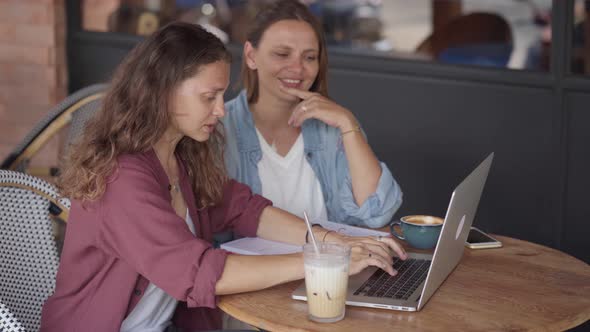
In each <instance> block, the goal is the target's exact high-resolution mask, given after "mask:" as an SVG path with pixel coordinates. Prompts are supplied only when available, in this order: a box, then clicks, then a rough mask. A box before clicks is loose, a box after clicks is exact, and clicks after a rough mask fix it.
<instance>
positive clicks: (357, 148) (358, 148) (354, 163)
mask: <svg viewBox="0 0 590 332" xmlns="http://www.w3.org/2000/svg"><path fill="white" fill-rule="evenodd" d="M352 123H356V122H352ZM353 126H354V125H352V124H351V125H350V128H352V127H353ZM342 143H343V144H344V151H345V152H346V159H347V161H348V168H349V171H350V178H351V180H352V194H353V196H354V199H355V202H356V204H357V205H358V206H361V205H363V203H364V202H365V201H366V200H367V198H369V196H370V195H371V194H373V193H374V192H375V191H376V190H377V185H378V184H379V178H380V177H381V165H380V164H379V160H377V157H375V154H374V153H373V150H372V149H371V147H370V146H369V144H368V143H367V141H366V139H365V137H364V136H363V134H362V133H361V132H360V131H353V132H349V133H346V134H344V135H343V136H342Z"/></svg>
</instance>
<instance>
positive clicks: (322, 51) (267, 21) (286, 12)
mask: <svg viewBox="0 0 590 332" xmlns="http://www.w3.org/2000/svg"><path fill="white" fill-rule="evenodd" d="M284 20H297V21H303V22H306V23H308V24H309V25H310V26H311V28H312V29H313V31H314V32H315V34H316V37H317V39H318V43H319V45H318V46H319V56H318V57H319V70H318V75H317V77H316V79H315V81H314V82H313V84H312V85H311V88H310V89H309V90H310V91H314V92H318V93H320V94H321V95H323V96H325V97H327V96H328V80H327V71H328V54H327V52H326V37H325V35H324V30H323V29H322V26H321V24H320V22H319V21H318V20H317V19H316V17H315V16H314V15H313V14H312V13H311V12H310V11H309V9H308V8H307V7H306V6H305V5H304V4H302V3H300V2H299V1H297V0H281V1H277V2H273V3H271V4H269V5H268V6H266V7H264V8H263V9H261V10H260V12H258V14H257V15H256V18H255V19H254V21H253V22H252V25H251V28H250V30H249V31H248V34H247V37H246V40H247V41H249V42H250V43H251V44H252V46H254V47H258V45H259V44H260V39H262V35H263V34H264V32H265V31H266V30H267V29H268V28H269V27H270V26H271V25H273V24H274V23H276V22H279V21H284ZM241 75H242V84H243V85H244V88H245V89H246V91H247V96H248V102H249V103H255V102H257V101H258V96H259V90H260V89H259V82H258V74H257V72H256V71H255V70H252V69H250V68H249V67H248V65H247V64H246V56H245V55H244V56H243V59H242V70H241Z"/></svg>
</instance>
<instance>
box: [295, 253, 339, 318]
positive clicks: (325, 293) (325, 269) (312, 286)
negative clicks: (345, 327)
mask: <svg viewBox="0 0 590 332" xmlns="http://www.w3.org/2000/svg"><path fill="white" fill-rule="evenodd" d="M318 250H319V254H318V253H316V251H315V249H314V246H313V244H311V243H309V244H306V245H305V246H303V260H304V264H305V288H306V290H307V306H308V310H309V319H311V320H312V321H315V322H319V323H332V322H337V321H339V320H341V319H342V318H344V311H345V305H346V290H347V286H348V266H349V264H350V247H348V246H346V245H341V244H337V243H325V242H321V243H318Z"/></svg>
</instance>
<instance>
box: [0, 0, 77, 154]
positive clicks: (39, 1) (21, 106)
mask: <svg viewBox="0 0 590 332" xmlns="http://www.w3.org/2000/svg"><path fill="white" fill-rule="evenodd" d="M64 5H65V4H64V0H0V160H2V159H4V158H5V157H6V155H7V154H8V153H9V152H10V151H12V149H13V148H14V146H15V144H16V143H18V142H19V141H20V140H21V139H22V138H23V137H24V136H25V135H26V133H28V132H29V131H30V130H31V129H32V127H33V126H34V125H35V124H36V123H37V121H39V119H41V118H42V117H43V115H44V114H45V113H46V112H47V111H48V110H49V109H50V108H51V107H52V106H53V105H55V104H56V103H57V102H59V101H60V100H62V99H63V98H64V97H65V96H66V94H67V68H66V55H65V33H66V24H65V23H66V21H65V7H64ZM59 144H60V142H59V139H54V140H52V141H51V142H49V143H48V144H47V146H46V147H45V148H44V149H43V151H41V152H40V153H39V155H38V156H36V157H35V159H34V161H33V163H34V164H37V165H54V164H55V162H56V159H57V151H58V148H59Z"/></svg>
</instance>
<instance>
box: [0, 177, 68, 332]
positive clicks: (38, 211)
mask: <svg viewBox="0 0 590 332" xmlns="http://www.w3.org/2000/svg"><path fill="white" fill-rule="evenodd" d="M69 208H70V202H69V200H67V199H65V198H59V197H58V195H57V191H56V189H55V188H54V187H53V186H52V185H51V184H49V183H47V182H45V181H44V180H42V179H39V178H36V177H33V176H31V175H28V174H24V173H19V172H15V171H9V170H0V303H2V307H0V312H1V313H0V330H2V331H4V329H3V328H6V326H10V327H11V328H12V327H13V325H14V324H12V323H11V321H10V319H11V316H12V318H15V319H16V321H17V322H18V323H19V324H20V325H22V327H24V328H25V330H26V331H38V330H39V325H40V321H41V309H42V307H43V304H44V303H45V300H46V299H47V298H48V297H49V296H50V295H51V294H52V293H53V290H54V288H55V277H56V274H57V268H58V264H59V256H58V248H57V246H56V242H55V239H54V227H53V226H54V222H56V220H59V219H61V220H64V221H65V220H66V219H67V215H68V212H69ZM14 326H16V325H14ZM15 331H18V329H17V330H15Z"/></svg>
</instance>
